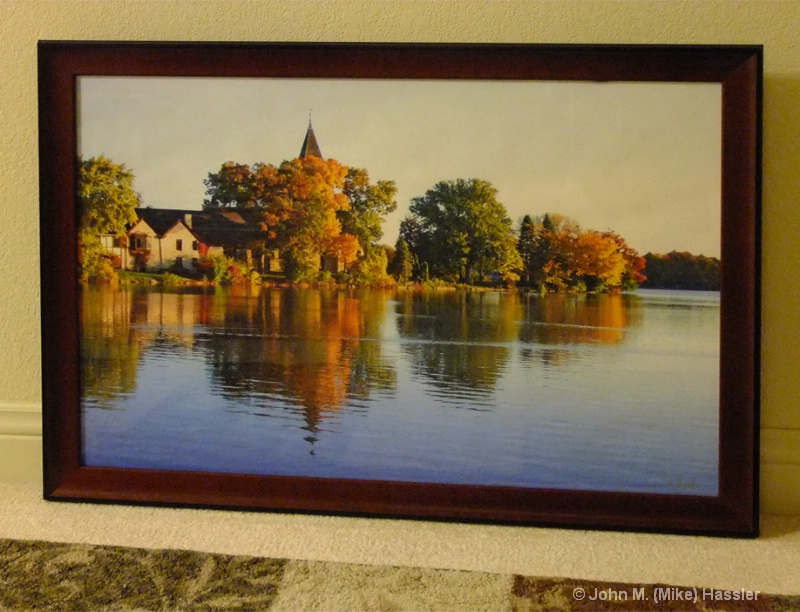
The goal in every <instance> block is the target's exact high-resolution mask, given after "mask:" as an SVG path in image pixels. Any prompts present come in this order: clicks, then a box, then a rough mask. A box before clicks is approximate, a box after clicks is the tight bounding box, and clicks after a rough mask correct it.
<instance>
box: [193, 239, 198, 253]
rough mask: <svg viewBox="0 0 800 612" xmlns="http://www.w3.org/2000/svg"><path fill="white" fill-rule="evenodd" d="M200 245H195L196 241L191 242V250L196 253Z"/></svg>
mask: <svg viewBox="0 0 800 612" xmlns="http://www.w3.org/2000/svg"><path fill="white" fill-rule="evenodd" d="M199 246H200V245H199V244H198V243H197V240H193V241H192V250H193V251H196V250H197V249H198V247H199Z"/></svg>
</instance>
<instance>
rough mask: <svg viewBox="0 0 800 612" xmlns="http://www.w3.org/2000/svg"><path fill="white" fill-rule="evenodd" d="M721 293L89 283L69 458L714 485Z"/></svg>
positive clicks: (394, 476) (100, 462) (700, 488)
mask: <svg viewBox="0 0 800 612" xmlns="http://www.w3.org/2000/svg"><path fill="white" fill-rule="evenodd" d="M719 304H720V301H719V294H718V293H703V292H679V291H656V290H649V291H645V290H640V291H637V292H636V293H633V294H624V295H553V296H547V297H539V296H536V295H522V294H519V293H504V292H495V291H481V292H461V291H459V292H456V291H451V290H444V291H428V292H411V291H379V290H363V291H355V290H353V291H339V290H316V289H299V288H266V287H264V288H259V287H252V288H247V287H232V288H224V289H223V288H192V289H185V290H175V291H162V290H160V289H159V288H150V287H148V288H144V287H131V288H118V289H114V288H110V287H95V286H91V287H86V288H84V289H83V292H82V344H81V351H82V358H81V364H82V365H81V371H82V398H83V406H82V410H83V412H82V414H83V432H84V439H83V453H84V457H83V459H84V463H85V464H86V465H90V466H113V467H134V468H156V469H162V470H199V471H211V472H223V473H252V474H272V475H294V476H318V477H335V478H342V477H343V478H356V479H369V480H393V481H413V482H441V483H454V484H491V485H507V486H522V487H535V488H556V489H585V490H600V491H633V492H657V493H674V494H683V495H706V496H714V495H716V494H717V484H718V442H719V439H718V424H719V420H718V404H719V396H718V381H719V313H720V311H719Z"/></svg>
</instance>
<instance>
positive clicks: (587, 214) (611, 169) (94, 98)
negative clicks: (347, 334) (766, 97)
mask: <svg viewBox="0 0 800 612" xmlns="http://www.w3.org/2000/svg"><path fill="white" fill-rule="evenodd" d="M78 93H79V117H78V126H79V127H78V131H79V151H78V152H79V154H80V155H82V156H83V157H84V158H88V157H93V156H97V155H101V154H102V155H105V156H107V157H109V158H111V159H112V160H113V161H114V162H116V163H123V164H125V165H126V167H128V169H130V170H131V171H132V172H133V173H134V175H135V177H136V180H135V182H134V187H135V189H136V190H137V191H138V192H139V193H140V194H141V195H142V198H143V203H144V205H146V206H152V207H156V208H159V207H160V208H185V209H195V210H197V209H200V208H201V207H202V205H203V198H204V197H205V186H204V185H203V179H205V178H206V177H207V176H208V174H209V173H210V172H216V171H218V170H219V168H220V166H221V165H222V164H223V163H224V162H227V161H234V162H237V163H246V164H251V165H252V164H254V163H256V162H264V163H271V164H274V165H276V166H277V165H279V164H280V163H281V162H282V161H283V160H285V159H292V158H295V157H297V155H298V154H299V153H300V147H301V145H302V143H303V138H304V136H305V132H306V128H307V126H308V120H309V114H311V117H312V120H313V125H314V133H315V134H316V136H317V141H318V142H319V145H320V149H321V150H322V154H323V155H324V156H325V157H326V158H334V159H336V160H338V161H339V162H341V163H342V164H344V165H346V166H353V167H359V168H366V169H367V171H368V172H369V175H370V178H371V179H372V180H373V181H377V180H381V179H386V180H393V181H395V182H396V184H397V187H398V193H397V203H398V210H397V211H396V212H395V213H393V214H392V215H391V216H390V217H389V218H388V219H387V222H386V224H385V226H384V227H385V233H384V237H383V240H382V242H384V243H386V244H391V245H393V244H394V242H395V240H396V238H397V230H398V227H399V225H400V221H401V220H402V219H403V218H404V217H405V216H406V214H407V212H408V206H409V204H410V200H411V198H413V197H417V196H423V195H425V192H426V190H428V189H431V188H432V187H433V186H434V185H435V184H436V183H437V182H439V181H442V180H454V179H458V178H464V179H469V178H479V179H483V180H486V181H489V182H490V183H492V184H493V185H494V186H495V187H496V188H497V190H498V199H499V200H500V202H502V203H503V204H504V205H505V207H506V209H507V210H508V213H509V216H510V217H511V219H512V220H513V221H514V227H515V228H517V227H519V221H520V219H521V218H522V216H523V215H525V214H530V215H531V216H536V215H541V214H544V213H545V212H550V213H561V214H563V215H566V216H568V217H571V218H573V219H574V220H576V221H577V222H578V223H580V225H581V226H582V227H583V228H584V229H595V230H600V231H604V230H613V231H615V232H617V233H618V234H620V235H621V236H622V237H623V238H625V240H626V241H627V242H628V244H629V245H630V246H631V247H633V248H635V249H636V250H638V251H639V253H640V254H642V255H644V254H645V253H646V252H648V251H651V252H656V253H667V252H669V251H673V250H678V251H689V252H692V253H695V254H704V255H708V256H716V257H718V256H719V253H720V189H721V183H720V164H721V157H720V143H721V87H720V85H719V84H716V83H711V84H705V83H690V84H677V83H588V82H579V83H567V82H527V81H525V82H521V81H516V82H509V81H410V80H361V79H358V80H355V79H347V80H345V79H335V80H327V79H227V78H226V79H222V78H174V77H157V78H151V77H81V78H80V79H79V85H78Z"/></svg>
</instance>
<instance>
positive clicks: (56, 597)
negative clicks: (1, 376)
mask: <svg viewBox="0 0 800 612" xmlns="http://www.w3.org/2000/svg"><path fill="white" fill-rule="evenodd" d="M0 610H59V611H62V610H63V611H70V610H81V611H95V610H115V611H116V610H120V611H122V610H270V611H272V612H274V611H278V610H281V611H288V610H297V611H309V612H311V611H319V612H336V611H338V610H341V611H348V612H359V611H362V610H363V611H369V612H373V611H374V612H399V611H417V610H420V611H421V610H441V611H445V610H452V611H454V612H455V611H459V612H469V611H471V610H475V611H482V612H483V611H486V612H488V611H493V610H497V611H501V610H503V611H512V612H532V611H534V610H598V611H603V610H671V611H683V610H687V611H690V610H691V611H694V610H759V611H760V610H765V611H767V610H770V611H772V610H786V611H789V610H800V596H782V595H768V594H764V593H760V592H757V591H753V592H748V591H722V590H717V589H701V588H693V587H678V586H668V585H636V584H622V583H610V582H590V581H584V580H570V579H553V578H534V577H528V576H514V575H509V574H489V573H480V572H466V571H456V570H435V569H425V568H405V567H389V566H367V565H353V564H343V563H325V562H314V561H296V560H286V559H262V558H256V557H244V556H230V555H216V554H207V553H199V552H192V551H180V550H145V549H138V548H123V547H116V546H91V545H83V544H56V543H52V542H33V541H20V540H0Z"/></svg>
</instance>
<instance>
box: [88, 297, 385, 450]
mask: <svg viewBox="0 0 800 612" xmlns="http://www.w3.org/2000/svg"><path fill="white" fill-rule="evenodd" d="M385 308H386V300H385V296H382V295H381V294H379V293H370V292H365V293H359V294H355V293H352V294H348V293H344V292H340V291H317V290H310V289H304V290H295V289H283V288H264V289H262V288H259V287H237V286H235V287H232V288H225V289H220V288H216V289H214V288H205V289H194V290H181V291H176V292H163V291H160V290H156V289H152V288H142V287H135V288H123V289H114V288H110V287H90V288H86V289H85V290H84V299H83V331H82V339H81V346H82V364H81V365H82V379H83V390H84V391H83V392H84V394H85V395H87V396H92V397H93V398H95V401H96V402H98V403H101V400H104V401H105V405H107V406H109V407H111V406H113V404H114V398H116V397H118V395H119V394H120V393H121V392H125V393H132V392H133V391H134V390H135V387H136V376H137V370H138V367H139V365H140V361H141V359H142V357H143V356H144V355H146V354H147V353H148V351H151V350H158V351H161V352H162V354H163V352H164V351H165V349H166V350H171V349H172V348H174V349H178V350H184V351H199V352H201V353H202V354H203V355H205V358H206V360H207V362H208V364H209V372H210V377H211V387H212V392H215V393H218V394H220V395H221V396H223V397H225V398H227V399H231V400H234V401H236V402H237V403H238V404H240V405H248V406H254V407H256V408H258V409H272V408H273V407H274V406H275V405H278V404H282V405H283V406H287V405H288V406H291V409H293V410H296V411H299V412H300V413H301V415H302V417H303V419H304V421H305V427H306V429H308V430H310V431H312V436H313V432H315V431H317V429H318V428H319V427H320V422H321V421H322V420H324V419H325V418H328V417H330V416H333V415H334V414H335V413H336V412H337V411H338V410H339V409H340V407H341V406H342V405H343V404H344V403H346V401H347V398H348V397H350V398H354V399H367V398H368V397H369V395H370V393H371V392H373V391H375V390H381V389H393V388H394V386H395V384H396V373H395V369H394V367H393V366H392V365H390V364H388V363H387V362H386V361H385V360H384V359H383V358H382V355H381V346H380V342H378V338H379V334H378V328H379V326H380V325H381V322H382V321H383V318H384V316H385ZM187 401H190V400H188V399H187Z"/></svg>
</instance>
